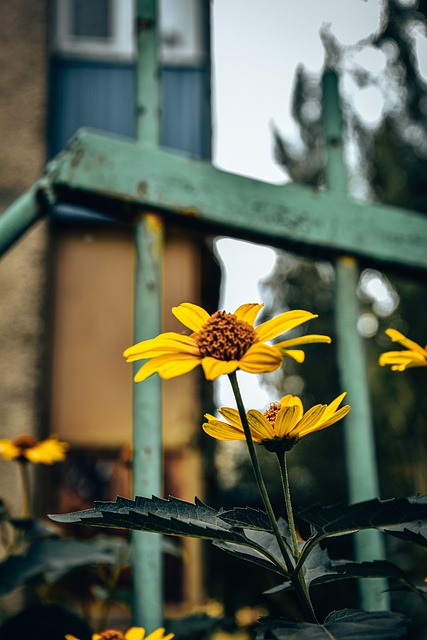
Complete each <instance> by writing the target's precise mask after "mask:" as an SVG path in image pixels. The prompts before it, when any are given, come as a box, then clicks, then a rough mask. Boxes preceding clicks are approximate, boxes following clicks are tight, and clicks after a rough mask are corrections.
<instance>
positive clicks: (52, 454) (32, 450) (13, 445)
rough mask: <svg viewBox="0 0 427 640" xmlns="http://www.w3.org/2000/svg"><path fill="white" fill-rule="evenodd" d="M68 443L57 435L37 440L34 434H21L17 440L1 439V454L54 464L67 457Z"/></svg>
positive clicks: (16, 458) (9, 458)
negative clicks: (60, 439)
mask: <svg viewBox="0 0 427 640" xmlns="http://www.w3.org/2000/svg"><path fill="white" fill-rule="evenodd" d="M67 449H68V444H67V443H66V442H59V440H58V439H57V438H56V436H52V437H50V438H47V439H46V440H41V441H40V442H37V441H36V440H35V438H33V436H27V435H23V436H19V437H18V438H16V439H15V440H6V439H4V440H0V456H2V458H4V459H5V460H18V461H19V462H32V463H33V464H53V463H54V462H62V460H64V459H65V455H66V451H67Z"/></svg>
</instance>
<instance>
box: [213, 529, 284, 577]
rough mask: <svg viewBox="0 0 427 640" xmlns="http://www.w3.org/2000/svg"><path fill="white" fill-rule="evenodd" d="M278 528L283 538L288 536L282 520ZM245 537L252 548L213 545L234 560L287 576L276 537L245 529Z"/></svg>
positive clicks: (222, 544)
mask: <svg viewBox="0 0 427 640" xmlns="http://www.w3.org/2000/svg"><path fill="white" fill-rule="evenodd" d="M279 528H280V529H281V531H282V533H283V536H284V537H286V534H288V535H289V529H288V526H287V523H285V521H284V520H281V519H280V520H279ZM245 535H246V537H247V539H249V540H250V541H251V542H252V543H253V546H251V547H249V546H248V545H242V544H234V543H232V542H214V545H215V546H216V547H218V548H219V549H222V550H223V551H226V552H227V553H230V554H231V555H233V556H235V557H236V558H240V559H241V560H247V561H248V562H252V563H254V564H257V565H258V566H260V567H263V568H264V569H269V570H270V571H274V572H275V573H278V574H279V575H281V576H286V575H287V573H288V572H287V571H286V569H285V567H284V566H283V557H282V553H281V551H280V549H279V545H278V543H277V540H276V537H275V536H274V535H273V534H272V533H269V532H267V531H255V530H250V529H245ZM255 545H256V546H255Z"/></svg>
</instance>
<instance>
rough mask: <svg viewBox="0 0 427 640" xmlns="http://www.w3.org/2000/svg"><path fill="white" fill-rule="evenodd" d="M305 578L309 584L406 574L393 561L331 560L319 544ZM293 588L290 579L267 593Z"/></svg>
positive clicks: (309, 561)
mask: <svg viewBox="0 0 427 640" xmlns="http://www.w3.org/2000/svg"><path fill="white" fill-rule="evenodd" d="M304 578H305V582H306V584H307V586H309V587H312V586H315V585H320V584H325V583H326V582H335V581H336V580H347V579H350V578H395V579H397V580H399V579H403V578H405V574H404V573H403V571H401V570H400V569H399V568H398V567H396V565H394V564H393V563H392V562H387V561H385V560H374V561H373V562H352V561H351V560H331V559H330V557H329V554H328V552H327V551H326V549H321V548H320V546H317V547H315V548H314V549H313V551H312V552H311V553H310V555H309V556H308V557H307V560H306V561H305V563H304ZM290 589H293V586H292V584H291V582H290V580H286V581H285V582H283V583H282V584H281V585H278V586H277V587H273V589H270V590H269V591H267V592H266V593H268V594H272V593H278V592H279V591H288V590H290Z"/></svg>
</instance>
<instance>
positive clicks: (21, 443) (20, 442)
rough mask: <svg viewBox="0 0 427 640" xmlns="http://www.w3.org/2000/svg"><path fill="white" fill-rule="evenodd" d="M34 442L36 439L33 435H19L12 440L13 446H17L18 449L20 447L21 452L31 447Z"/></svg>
mask: <svg viewBox="0 0 427 640" xmlns="http://www.w3.org/2000/svg"><path fill="white" fill-rule="evenodd" d="M36 443H37V440H36V439H35V438H33V436H27V435H24V436H19V437H18V438H15V440H14V441H13V444H14V445H15V447H18V449H20V450H21V451H22V452H24V451H26V450H27V449H32V448H33V447H34V445H35V444H36Z"/></svg>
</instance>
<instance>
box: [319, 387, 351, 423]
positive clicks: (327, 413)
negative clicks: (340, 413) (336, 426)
mask: <svg viewBox="0 0 427 640" xmlns="http://www.w3.org/2000/svg"><path fill="white" fill-rule="evenodd" d="M346 395H347V392H346V391H344V393H342V394H341V395H339V396H338V397H337V398H335V400H332V402H331V403H330V404H328V406H327V407H326V409H325V413H324V414H323V419H328V418H329V416H331V415H333V414H334V413H335V411H336V410H337V409H338V407H339V406H340V404H341V402H342V401H343V400H344V398H345V397H346Z"/></svg>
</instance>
